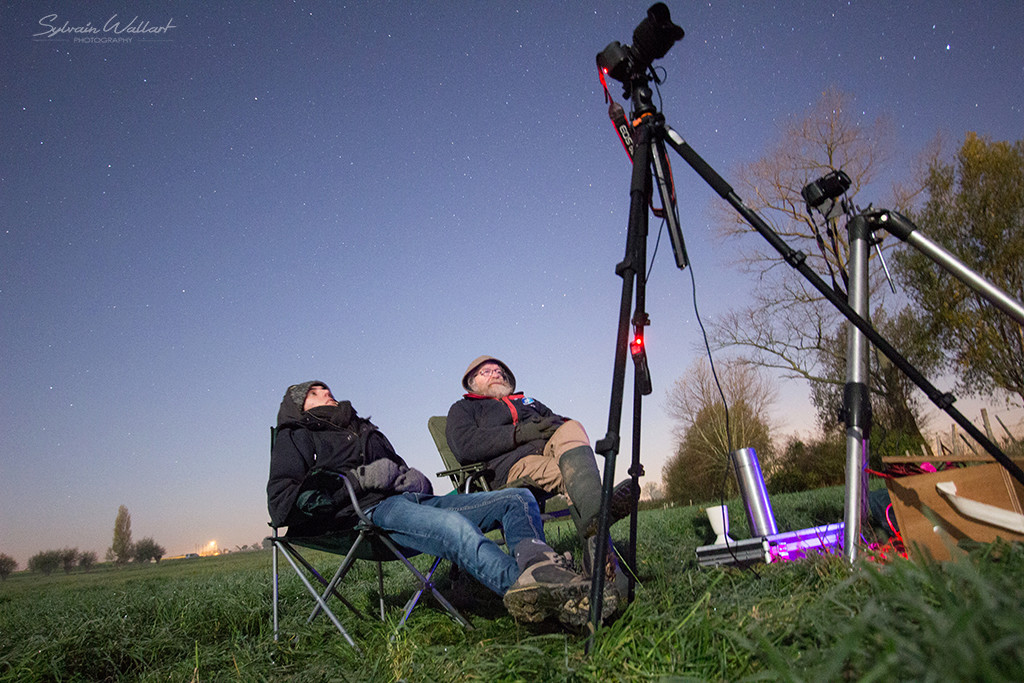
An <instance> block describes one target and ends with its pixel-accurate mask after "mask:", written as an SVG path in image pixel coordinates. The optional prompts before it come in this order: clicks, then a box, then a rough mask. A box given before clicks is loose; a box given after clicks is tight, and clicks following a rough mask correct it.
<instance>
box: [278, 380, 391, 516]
mask: <svg viewBox="0 0 1024 683" xmlns="http://www.w3.org/2000/svg"><path fill="white" fill-rule="evenodd" d="M381 458H387V459H389V460H392V461H394V462H395V463H396V464H398V465H400V466H403V467H404V466H405V462H404V461H403V460H402V459H401V458H400V457H399V456H398V455H397V454H396V453H395V451H394V448H393V447H392V446H391V443H390V442H389V441H388V440H387V437H385V436H384V435H383V434H382V433H381V432H380V431H378V430H377V428H376V427H375V426H374V425H373V424H372V423H371V422H370V421H369V420H365V419H363V418H361V417H359V416H358V415H356V412H355V410H353V409H352V405H351V404H350V403H349V402H348V401H342V402H341V403H339V404H338V405H337V406H321V407H318V408H313V409H312V410H309V411H306V412H301V409H300V408H298V407H297V406H294V404H289V402H288V400H287V397H286V400H285V401H283V402H282V404H281V412H280V413H279V414H278V428H277V436H276V439H275V440H274V448H273V450H272V452H271V456H270V478H269V480H268V482H267V507H268V509H269V511H270V520H271V523H272V524H273V525H274V526H287V527H288V533H289V534H291V535H297V536H312V535H317V534H322V533H324V532H326V531H330V530H331V529H339V528H348V527H350V526H352V522H353V509H352V504H351V501H350V499H349V497H348V493H347V491H346V490H345V488H344V486H343V485H342V484H341V482H340V480H338V479H337V477H324V476H323V475H322V474H318V472H320V471H321V470H328V471H332V472H340V473H342V474H345V475H350V476H348V478H349V481H350V482H351V483H352V485H353V487H354V488H355V491H356V497H357V499H358V500H359V505H360V506H361V507H363V508H365V507H367V506H370V505H373V504H375V503H378V502H380V501H381V500H383V499H384V498H387V497H388V496H390V495H394V492H393V491H391V492H387V491H378V490H364V489H362V487H360V485H359V478H358V477H356V476H351V472H352V471H353V470H355V469H356V468H357V467H359V466H361V465H366V464H369V463H371V462H373V461H375V460H378V459H381ZM314 468H315V470H314ZM331 481H333V484H332V483H331ZM310 492H312V493H310ZM303 494H305V495H303ZM318 494H323V496H326V497H321V498H320V499H321V500H323V501H325V502H326V501H327V500H328V499H330V501H331V502H333V504H332V505H329V506H328V505H320V506H311V505H302V504H301V503H302V501H304V500H309V499H310V496H311V495H313V496H316V495H318Z"/></svg>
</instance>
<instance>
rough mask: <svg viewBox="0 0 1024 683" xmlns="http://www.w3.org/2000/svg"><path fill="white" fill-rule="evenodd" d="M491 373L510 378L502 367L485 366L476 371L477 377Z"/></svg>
mask: <svg viewBox="0 0 1024 683" xmlns="http://www.w3.org/2000/svg"><path fill="white" fill-rule="evenodd" d="M491 375H496V376H498V377H501V378H502V379H508V378H507V377H506V376H505V372H504V371H503V370H502V369H501V368H484V369H483V370H478V371H477V373H476V376H477V377H490V376H491Z"/></svg>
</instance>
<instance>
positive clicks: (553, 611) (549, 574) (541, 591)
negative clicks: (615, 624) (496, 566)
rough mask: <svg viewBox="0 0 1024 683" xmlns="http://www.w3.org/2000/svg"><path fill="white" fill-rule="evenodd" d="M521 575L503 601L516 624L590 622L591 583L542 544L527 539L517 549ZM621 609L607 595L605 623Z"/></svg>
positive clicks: (578, 625) (576, 626)
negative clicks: (518, 622)
mask: <svg viewBox="0 0 1024 683" xmlns="http://www.w3.org/2000/svg"><path fill="white" fill-rule="evenodd" d="M514 552H515V557H516V562H518V563H519V566H520V568H521V569H522V573H521V574H520V575H519V578H518V579H516V582H515V583H514V584H512V586H511V587H510V588H509V589H508V591H506V592H505V596H504V599H503V602H504V603H505V608H506V609H508V611H509V614H511V615H512V616H513V617H515V619H516V620H517V621H525V622H539V621H544V620H545V619H546V618H548V617H555V618H557V619H558V620H559V621H560V622H561V623H562V624H564V625H566V626H569V627H571V628H574V629H579V628H582V627H583V626H585V625H586V624H587V623H588V621H589V619H590V582H589V581H587V580H586V579H584V578H583V577H582V576H580V575H579V574H577V573H576V572H574V571H573V570H572V569H571V567H570V566H569V565H570V563H569V562H568V561H567V560H566V558H564V557H562V556H560V555H558V554H557V553H556V552H555V551H554V550H552V549H551V548H550V547H549V546H548V545H547V544H545V543H544V542H543V541H540V540H537V539H525V540H523V541H520V542H519V545H517V546H516V548H515V551H514ZM617 608H618V596H611V598H610V599H609V596H607V595H606V597H605V600H604V601H603V602H602V605H601V618H602V620H603V619H605V618H607V617H608V616H610V615H611V614H612V613H613V612H615V610H616V609H617Z"/></svg>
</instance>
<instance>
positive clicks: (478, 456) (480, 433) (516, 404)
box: [445, 394, 554, 486]
mask: <svg viewBox="0 0 1024 683" xmlns="http://www.w3.org/2000/svg"><path fill="white" fill-rule="evenodd" d="M552 415H554V413H552V412H551V409H550V408H548V407H547V406H546V405H544V404H543V403H541V402H540V401H538V400H537V399H535V398H530V397H528V396H524V395H523V394H512V395H510V396H507V397H505V398H491V397H489V396H480V395H478V394H465V395H464V396H463V397H462V399H461V400H459V401H456V402H455V403H453V404H452V407H451V408H449V409H448V423H447V426H446V428H445V436H446V437H447V439H448V446H449V447H450V448H451V449H452V453H453V454H454V455H455V458H456V460H458V461H459V462H460V463H462V464H463V465H468V464H470V463H474V462H484V463H487V469H488V481H490V483H491V484H492V485H493V486H504V485H505V484H506V483H507V482H508V471H509V468H511V467H512V465H513V464H514V463H515V462H516V461H517V460H519V459H520V458H522V457H524V456H527V455H536V454H538V453H542V452H543V451H544V444H546V443H547V440H545V439H537V440H534V441H527V442H526V443H516V437H515V433H516V425H517V424H519V423H520V422H526V421H530V420H539V419H542V418H546V417H551V416H552Z"/></svg>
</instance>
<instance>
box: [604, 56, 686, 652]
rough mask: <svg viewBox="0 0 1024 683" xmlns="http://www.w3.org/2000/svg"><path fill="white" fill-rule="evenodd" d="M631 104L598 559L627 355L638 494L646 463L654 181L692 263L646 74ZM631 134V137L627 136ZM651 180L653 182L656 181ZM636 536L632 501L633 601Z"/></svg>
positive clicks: (675, 243)
mask: <svg viewBox="0 0 1024 683" xmlns="http://www.w3.org/2000/svg"><path fill="white" fill-rule="evenodd" d="M630 90H631V92H632V100H633V120H634V125H635V127H634V128H633V132H632V135H631V142H632V143H633V176H632V181H631V184H630V206H629V226H628V230H627V233H626V254H625V257H624V258H623V260H622V262H621V263H619V264H618V266H616V268H615V272H616V273H617V274H618V275H619V276H620V277H621V278H622V299H621V301H620V304H619V326H618V335H617V337H616V343H615V369H614V373H613V377H612V395H611V403H610V407H609V411H608V432H607V434H606V435H605V437H604V438H603V439H601V440H599V441H598V442H597V443H596V444H595V450H596V451H597V452H598V453H600V454H601V455H603V456H604V479H603V481H604V486H603V490H602V498H601V513H600V516H599V520H598V531H597V543H596V545H597V548H596V551H595V554H594V557H595V558H604V557H605V556H606V554H607V553H608V551H609V550H610V548H609V547H608V543H609V536H608V529H609V517H608V509H609V507H610V505H611V496H612V487H613V484H614V480H615V458H616V456H617V454H618V452H619V426H620V424H621V421H622V403H623V394H624V386H625V376H626V351H627V349H628V350H629V352H630V355H631V356H632V358H633V364H634V372H633V438H632V445H633V449H632V450H633V452H632V455H633V460H632V463H631V465H630V468H629V474H630V476H631V477H632V479H633V486H634V488H635V489H636V490H639V487H640V484H639V479H640V476H642V475H643V473H644V472H643V465H642V464H641V462H640V427H641V418H642V398H643V396H646V395H648V394H650V393H651V390H652V387H651V374H650V370H649V369H648V365H647V353H646V350H645V348H644V343H643V328H644V327H645V326H646V325H648V324H649V319H648V316H647V312H646V310H645V298H646V287H645V282H646V279H647V274H646V258H647V230H648V214H647V205H648V203H649V200H650V198H651V196H652V195H653V185H654V183H656V184H657V186H658V192H659V195H660V197H661V202H662V211H663V217H664V219H665V221H666V224H667V225H668V231H669V236H670V238H671V240H672V249H673V251H674V253H675V258H676V265H677V266H679V267H680V268H685V267H686V266H687V264H688V263H689V261H688V259H687V256H686V247H685V245H684V243H683V233H682V230H681V229H680V227H679V216H678V212H677V208H676V203H675V189H674V186H673V182H672V175H671V169H670V167H669V163H668V156H667V154H666V148H665V140H666V138H667V135H666V133H667V132H668V131H669V130H670V129H669V128H668V127H667V126H666V125H665V119H664V117H663V116H662V115H661V113H659V112H658V110H657V108H655V106H654V104H653V102H652V97H653V93H652V91H651V88H650V87H649V85H648V80H647V77H646V75H640V76H637V77H636V78H635V79H634V81H633V83H632V84H631V88H630ZM627 134H629V133H627ZM652 176H653V178H652ZM634 285H635V295H636V309H635V312H634V313H633V315H632V316H630V307H631V306H632V304H633V297H634ZM630 324H632V326H633V332H634V333H633V338H632V340H630V338H629V331H630V330H629V328H630ZM636 535H637V515H636V503H635V501H634V504H633V510H632V515H631V516H630V526H629V547H628V549H627V553H626V564H627V566H628V568H629V569H630V571H629V572H628V581H629V595H628V600H629V601H632V600H633V595H634V590H635V585H636V581H635V577H634V576H633V569H634V568H635V567H636ZM603 565H604V562H603V561H595V566H603ZM604 585H605V575H604V572H603V571H596V572H594V577H593V582H592V584H591V593H590V600H591V612H590V615H591V623H592V627H593V630H594V631H595V632H596V630H597V628H598V627H599V626H600V623H601V606H602V601H603V598H604Z"/></svg>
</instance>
